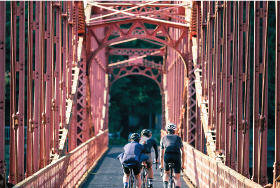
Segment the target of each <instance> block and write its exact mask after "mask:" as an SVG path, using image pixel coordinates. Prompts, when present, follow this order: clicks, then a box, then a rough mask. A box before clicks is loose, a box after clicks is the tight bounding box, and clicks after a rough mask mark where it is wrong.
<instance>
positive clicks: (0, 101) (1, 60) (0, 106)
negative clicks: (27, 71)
mask: <svg viewBox="0 0 280 188" xmlns="http://www.w3.org/2000/svg"><path fill="white" fill-rule="evenodd" d="M5 33H6V2H5V1H1V2H0V88H2V89H1V91H0V151H1V152H0V182H3V183H0V186H2V187H6V162H5V70H6V68H5V63H6V48H5V42H6V41H5V39H6V38H5V37H6V36H5Z"/></svg>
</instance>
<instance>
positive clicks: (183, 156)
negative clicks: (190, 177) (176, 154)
mask: <svg viewBox="0 0 280 188" xmlns="http://www.w3.org/2000/svg"><path fill="white" fill-rule="evenodd" d="M181 153H182V154H181V157H182V167H183V168H184V166H185V152H184V146H183V143H182V140H181Z"/></svg>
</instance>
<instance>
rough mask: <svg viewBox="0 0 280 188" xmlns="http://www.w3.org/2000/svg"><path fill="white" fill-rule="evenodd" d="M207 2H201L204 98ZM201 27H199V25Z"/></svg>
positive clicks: (203, 91) (203, 89)
mask: <svg viewBox="0 0 280 188" xmlns="http://www.w3.org/2000/svg"><path fill="white" fill-rule="evenodd" d="M206 10H207V8H206V2H205V1H202V2H201V54H200V56H201V57H200V59H201V69H202V75H201V76H202V77H201V78H202V83H201V85H202V96H203V97H204V96H205V46H206V44H205V41H206V33H207V32H206V25H207V20H206V19H207V18H206V13H207V12H206ZM198 26H199V25H198ZM198 39H199V38H198Z"/></svg>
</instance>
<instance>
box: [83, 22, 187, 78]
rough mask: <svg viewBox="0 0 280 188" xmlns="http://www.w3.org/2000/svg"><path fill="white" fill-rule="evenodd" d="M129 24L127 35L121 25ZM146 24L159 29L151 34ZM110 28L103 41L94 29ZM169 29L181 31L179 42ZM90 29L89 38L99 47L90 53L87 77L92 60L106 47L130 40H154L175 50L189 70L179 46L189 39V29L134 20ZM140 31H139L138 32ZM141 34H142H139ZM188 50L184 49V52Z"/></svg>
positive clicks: (185, 55) (89, 27)
mask: <svg viewBox="0 0 280 188" xmlns="http://www.w3.org/2000/svg"><path fill="white" fill-rule="evenodd" d="M128 23H133V24H132V26H131V27H130V28H129V29H128V31H127V32H126V33H125V31H124V29H121V28H120V25H122V24H128ZM144 23H148V24H153V25H157V27H156V28H155V29H153V31H152V32H151V31H150V32H149V31H148V30H147V29H146V27H145V26H144ZM106 26H109V29H108V30H107V31H106V33H105V36H104V38H103V39H102V41H101V40H99V39H98V38H97V37H96V35H95V33H94V31H93V30H94V29H96V28H100V27H106ZM168 27H174V28H177V29H181V30H182V32H181V36H180V37H179V39H178V40H174V39H172V38H171V37H170V35H169V33H168ZM138 28H141V32H139V29H138ZM87 29H88V32H87V33H88V36H89V37H93V38H94V39H95V41H96V42H97V44H98V47H97V48H96V49H95V50H94V51H93V52H91V53H88V54H89V56H88V57H87V75H88V74H89V68H90V66H91V63H92V60H93V58H94V57H95V56H96V55H97V53H98V52H99V51H100V50H102V49H103V48H105V47H108V46H109V45H113V44H114V43H118V42H121V41H123V40H128V39H133V38H135V39H149V40H153V41H156V42H159V43H162V44H165V45H167V46H169V47H170V48H172V49H174V50H175V51H176V52H177V53H178V54H179V56H180V57H181V58H182V60H183V62H184V66H185V68H186V69H187V70H188V66H187V65H188V64H187V63H188V55H187V53H182V52H181V51H180V50H179V48H178V47H179V44H180V43H182V42H183V39H184V38H185V39H186V38H187V35H188V30H189V29H188V27H183V26H177V25H175V24H174V25H173V24H164V25H163V24H162V25H160V24H159V23H157V22H155V21H146V20H143V19H133V20H129V21H127V20H125V21H118V22H117V23H116V22H111V23H109V24H99V25H88V26H87ZM137 29H138V30H137ZM126 30H127V29H126ZM114 32H115V33H116V32H117V33H119V37H117V38H115V39H112V40H108V38H109V36H110V35H112V34H114ZM139 33H140V34H139ZM157 33H161V36H166V38H167V39H168V41H165V40H163V39H160V38H158V37H157ZM187 43H188V40H186V45H187ZM185 50H186V49H183V52H184V51H185Z"/></svg>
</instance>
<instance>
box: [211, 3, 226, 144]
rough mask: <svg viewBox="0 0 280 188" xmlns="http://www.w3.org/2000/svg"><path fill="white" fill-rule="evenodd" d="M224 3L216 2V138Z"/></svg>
mask: <svg viewBox="0 0 280 188" xmlns="http://www.w3.org/2000/svg"><path fill="white" fill-rule="evenodd" d="M223 5H224V4H222V3H221V2H220V1H218V2H216V8H215V9H216V10H215V11H216V20H215V22H217V23H216V28H215V29H217V32H216V36H215V37H216V38H217V39H216V45H217V46H215V61H216V62H214V63H215V67H214V70H215V73H216V74H215V75H214V76H215V78H214V79H215V86H216V88H215V90H216V96H215V102H214V105H215V107H214V112H215V113H214V114H215V116H214V121H213V122H214V124H215V127H216V138H220V135H221V134H220V113H221V110H222V109H221V101H222V99H221V68H220V67H221V59H222V58H221V57H222V53H221V46H222V42H223V38H222V35H221V33H222V31H221V29H222V23H221V22H222V20H223V19H222V9H221V8H222V7H223ZM216 148H220V139H216Z"/></svg>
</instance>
